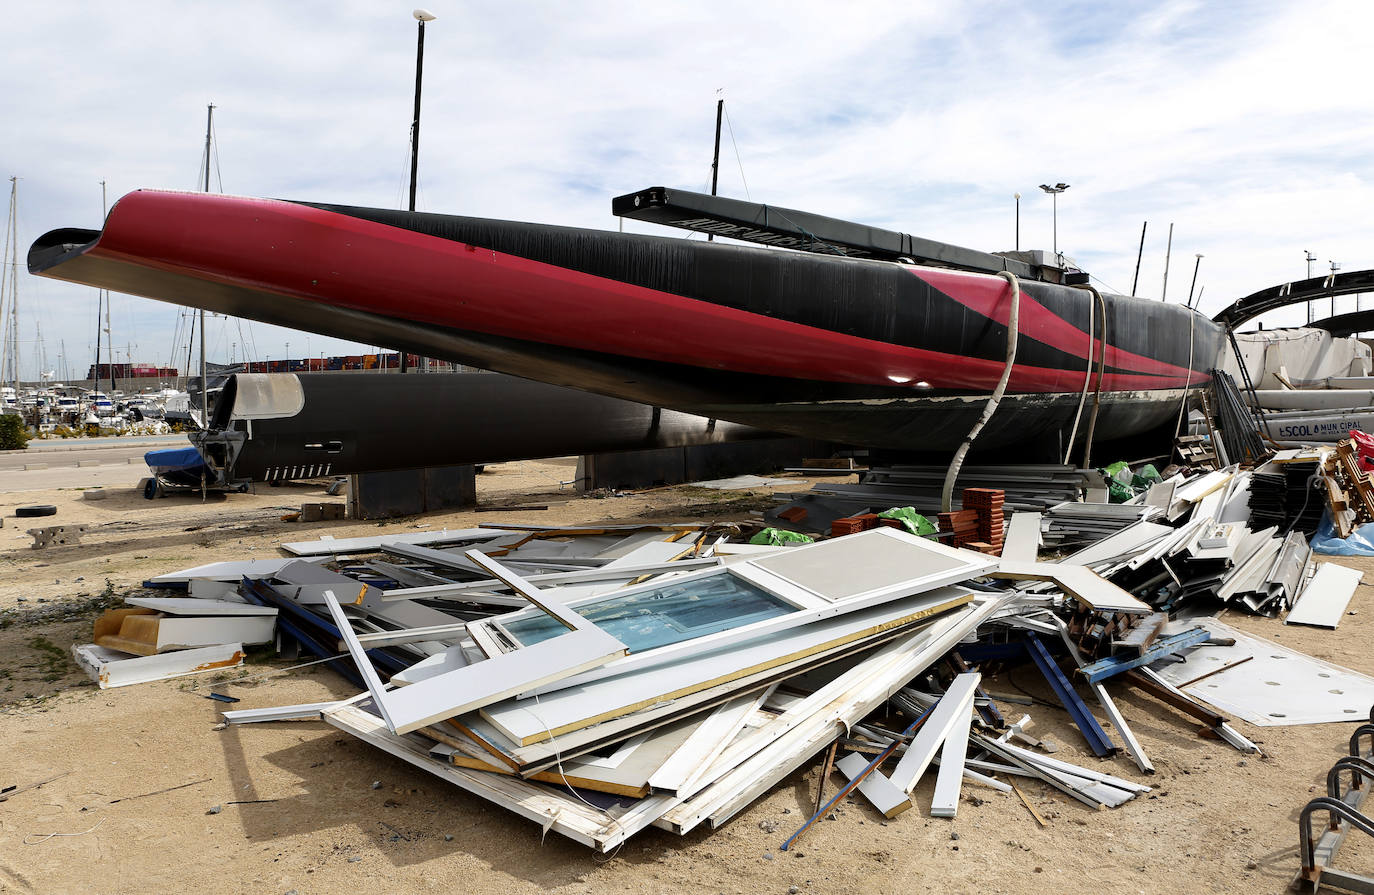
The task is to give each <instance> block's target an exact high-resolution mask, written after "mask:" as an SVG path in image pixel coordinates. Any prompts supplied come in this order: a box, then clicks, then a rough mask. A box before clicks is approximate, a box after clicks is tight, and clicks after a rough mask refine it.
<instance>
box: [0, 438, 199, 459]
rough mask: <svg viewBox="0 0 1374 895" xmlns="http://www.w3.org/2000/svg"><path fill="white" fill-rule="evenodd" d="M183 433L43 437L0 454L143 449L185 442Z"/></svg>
mask: <svg viewBox="0 0 1374 895" xmlns="http://www.w3.org/2000/svg"><path fill="white" fill-rule="evenodd" d="M186 443H187V440H186V436H185V435H126V436H123V437H121V436H118V435H112V436H109V437H106V438H44V439H42V440H41V441H40V440H37V439H35V440H33V441H30V442H29V446H28V447H27V448H26V449H25V450H23V451H19V452H16V451H0V455H5V454H11V453H24V454H43V453H51V452H53V451H59V452H70V451H85V450H89V449H91V448H103V447H126V448H133V447H141V448H143V449H144V450H148V451H150V450H152V449H153V448H158V447H167V446H169V445H177V444H186Z"/></svg>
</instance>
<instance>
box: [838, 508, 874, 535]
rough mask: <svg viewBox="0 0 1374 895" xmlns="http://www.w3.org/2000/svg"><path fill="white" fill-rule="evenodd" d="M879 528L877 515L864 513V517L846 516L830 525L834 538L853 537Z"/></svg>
mask: <svg viewBox="0 0 1374 895" xmlns="http://www.w3.org/2000/svg"><path fill="white" fill-rule="evenodd" d="M877 527H878V514H877V513H864V514H863V515H862V516H846V517H844V518H842V519H836V520H835V521H834V522H831V523H830V534H831V535H832V536H834V537H839V536H840V535H852V534H854V533H856V532H860V531H868V530H869V529H870V528H877Z"/></svg>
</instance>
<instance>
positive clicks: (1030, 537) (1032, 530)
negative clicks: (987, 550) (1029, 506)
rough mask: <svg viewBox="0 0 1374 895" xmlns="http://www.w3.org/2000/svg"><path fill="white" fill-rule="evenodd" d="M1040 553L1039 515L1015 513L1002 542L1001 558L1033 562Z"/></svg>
mask: <svg viewBox="0 0 1374 895" xmlns="http://www.w3.org/2000/svg"><path fill="white" fill-rule="evenodd" d="M1039 553H1040V514H1039V513H1026V512H1022V513H1015V514H1013V515H1012V517H1011V523H1010V524H1009V525H1008V526H1007V538H1006V540H1005V541H1003V542H1002V556H1003V557H1004V558H1006V559H1012V560H1016V561H1017V562H1035V559H1036V557H1037V556H1038V555H1039Z"/></svg>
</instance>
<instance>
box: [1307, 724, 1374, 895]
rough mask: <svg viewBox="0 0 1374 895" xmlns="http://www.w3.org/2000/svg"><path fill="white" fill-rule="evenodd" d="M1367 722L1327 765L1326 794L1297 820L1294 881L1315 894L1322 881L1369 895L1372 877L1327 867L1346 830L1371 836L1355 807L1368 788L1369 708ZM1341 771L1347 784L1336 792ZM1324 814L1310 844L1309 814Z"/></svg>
mask: <svg viewBox="0 0 1374 895" xmlns="http://www.w3.org/2000/svg"><path fill="white" fill-rule="evenodd" d="M1369 717H1370V723H1368V724H1362V725H1360V727H1359V728H1358V729H1356V731H1355V732H1354V734H1352V735H1351V737H1350V754H1349V755H1344V756H1342V757H1341V758H1340V759H1338V760H1337V761H1336V763H1335V764H1334V765H1332V767H1331V770H1330V771H1328V772H1327V774H1326V795H1324V796H1319V797H1317V798H1315V799H1313V800H1312V801H1310V802H1308V803H1307V805H1306V806H1304V807H1303V809H1302V813H1301V815H1299V817H1298V853H1299V856H1300V857H1301V860H1302V869H1301V870H1300V871H1299V874H1298V876H1299V879H1300V880H1305V881H1307V882H1309V883H1311V884H1312V891H1313V892H1316V891H1317V890H1318V888H1319V887H1320V886H1321V884H1322V883H1326V884H1327V885H1328V886H1335V887H1338V888H1341V889H1346V890H1348V891H1351V892H1362V893H1369V895H1374V877H1371V876H1365V875H1363V874H1357V873H1350V872H1348V871H1344V870H1337V869H1336V868H1334V867H1332V866H1331V864H1332V862H1333V861H1334V860H1335V858H1336V852H1337V851H1338V850H1339V849H1340V847H1341V843H1342V842H1343V841H1344V840H1345V835H1346V833H1348V832H1350V830H1352V829H1357V830H1362V831H1364V832H1365V833H1367V834H1369V835H1370V836H1374V821H1371V820H1370V819H1369V817H1367V816H1366V815H1365V814H1364V813H1363V812H1361V811H1360V806H1361V805H1362V804H1363V803H1364V801H1365V799H1366V798H1367V797H1368V796H1369V792H1370V790H1371V789H1374V708H1371V709H1370V711H1369ZM1365 736H1368V737H1369V744H1370V751H1369V752H1367V753H1366V752H1362V751H1361V749H1360V740H1361V738H1362V737H1365ZM1343 771H1349V773H1350V786H1349V787H1348V788H1346V789H1345V790H1344V791H1342V790H1341V776H1342V772H1343ZM1319 811H1325V812H1326V814H1327V825H1326V829H1325V830H1323V831H1322V834H1321V836H1320V837H1317V838H1316V839H1315V840H1314V837H1313V831H1312V815H1313V814H1316V813H1317V812H1319Z"/></svg>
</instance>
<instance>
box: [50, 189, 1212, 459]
mask: <svg viewBox="0 0 1374 895" xmlns="http://www.w3.org/2000/svg"><path fill="white" fill-rule="evenodd" d="M989 257H997V256H989ZM1004 261H1005V263H1006V264H1007V265H1008V266H1009V267H1010V266H1011V265H1012V264H1013V261H1012V260H1011V259H1004ZM1018 263H1019V262H1018ZM29 267H30V270H31V271H33V272H34V273H37V274H40V275H43V276H50V277H54V278H58V279H65V280H69V281H73V282H81V283H87V284H91V285H95V284H100V285H102V286H105V287H107V288H111V289H117V290H119V291H122V292H126V293H131V294H136V295H145V296H149V297H153V298H160V299H163V300H167V301H174V302H177V303H181V304H190V305H193V306H196V307H203V308H205V309H207V310H212V311H217V312H220V313H225V314H232V315H236V316H243V317H250V318H253V319H257V320H262V321H265V322H269V323H274V324H278V325H283V326H288V327H292V328H296V329H302V330H306V331H310V332H318V333H324V334H327V335H332V336H336V337H340V338H345V339H351V340H354V341H359V342H366V343H369V344H385V345H390V346H394V347H396V348H400V349H404V350H408V351H412V352H416V353H420V354H424V355H428V356H432V357H440V358H446V359H449V360H453V361H458V362H461V363H464V364H468V365H472V366H477V367H482V368H484V369H490V370H496V371H499V372H505V373H510V374H512V375H517V376H522V377H525V378H529V379H536V380H539V381H543V382H547V383H551V384H554V385H563V386H570V387H574V388H579V389H583V390H586V391H590V392H596V393H600V394H604V395H609V396H613V397H618V398H622V399H625V400H631V401H638V402H642V403H646V404H652V405H656V406H663V407H669V408H672V409H675V410H679V411H683V412H686V413H692V414H696V415H699V416H705V417H710V418H717V419H725V420H731V421H733V422H737V423H742V424H746V425H751V426H755V427H758V428H762V429H768V430H770V431H777V432H786V433H790V434H798V435H805V436H809V437H814V438H821V439H825V440H829V441H833V442H839V443H846V444H858V445H866V446H875V447H886V448H891V449H898V450H946V449H951V448H953V447H954V446H956V445H957V444H958V443H959V442H960V440H961V439H962V438H963V437H964V435H965V434H966V433H967V432H968V430H969V428H970V426H971V425H972V423H973V422H974V420H976V419H977V417H978V415H979V414H980V413H981V411H982V408H983V405H984V402H985V399H986V397H987V395H988V393H989V392H990V391H991V389H992V387H993V385H994V384H995V383H996V381H997V379H998V377H999V375H1000V373H1001V369H1002V366H1003V359H1002V356H1003V351H1004V347H1005V344H1006V338H1005V321H1006V314H1007V308H1006V304H1005V296H1006V291H1007V290H1006V288H1005V285H1006V284H1005V282H1004V281H1003V280H1002V279H1001V278H999V277H995V276H992V275H990V274H984V273H976V272H970V271H967V270H952V269H946V268H937V267H922V266H916V265H912V264H907V263H894V262H889V261H875V260H862V259H855V258H849V257H837V256H833V255H821V254H814V253H805V252H780V251H776V250H772V249H759V248H754V247H751V246H738V245H724V244H721V243H710V244H708V243H704V242H697V241H689V240H681V239H665V238H661V237H652V236H642V235H635V234H623V233H614V232H604V231H592V230H579V229H573V228H566V227H553V226H547V225H539V224H527V223H517V222H508V221H495V220H484V219H476V218H462V217H455V216H449V215H434V214H415V213H411V212H403V211H391V210H386V209H368V208H351V207H342V206H317V205H306V204H302V203H293V202H282V201H276V200H265V199H242V198H233V197H226V196H213V195H210V196H207V195H202V194H195V193H168V192H154V191H140V192H136V193H131V194H129V195H127V196H125V197H124V198H123V199H121V200H120V201H119V202H118V203H116V205H115V207H114V209H113V210H112V211H111V213H110V215H109V217H108V218H107V220H106V224H105V229H104V230H103V231H100V232H96V231H82V230H58V231H53V232H52V233H49V234H47V235H45V236H44V237H42V238H40V239H39V240H38V241H37V242H35V244H34V246H33V248H32V249H31V250H30V253H29ZM1104 299H1105V304H1106V308H1105V311H1106V320H1107V326H1106V331H1105V335H1106V339H1105V342H1106V348H1105V351H1106V369H1105V375H1104V376H1102V377H1101V382H1100V384H1101V389H1102V395H1101V401H1102V407H1101V412H1100V414H1099V417H1098V421H1097V437H1098V438H1100V439H1104V440H1106V439H1112V438H1122V437H1127V436H1132V435H1136V434H1139V433H1141V432H1145V431H1149V430H1151V429H1154V428H1156V427H1158V426H1161V425H1165V424H1167V422H1168V421H1169V420H1171V419H1172V418H1173V416H1174V414H1175V413H1176V412H1177V407H1178V403H1179V401H1180V399H1181V397H1182V394H1183V390H1184V389H1185V388H1188V387H1200V386H1203V385H1205V384H1206V383H1207V382H1208V379H1209V377H1208V375H1207V373H1206V372H1205V371H1206V370H1207V369H1208V368H1209V367H1211V366H1212V365H1213V364H1214V362H1215V358H1216V356H1217V348H1218V346H1219V344H1220V332H1221V331H1220V329H1219V328H1218V327H1217V326H1216V325H1215V324H1213V323H1211V322H1210V321H1208V320H1206V319H1205V318H1202V317H1200V316H1198V315H1195V314H1194V312H1192V311H1189V310H1188V309H1186V308H1183V307H1181V306H1179V305H1169V304H1164V303H1162V302H1158V301H1146V300H1143V299H1132V298H1126V297H1122V296H1114V295H1107V296H1104ZM1092 313H1093V298H1092V296H1091V295H1090V294H1089V293H1087V292H1086V291H1083V290H1080V289H1076V288H1073V287H1069V286H1064V285H1060V284H1058V283H1050V282H1039V281H1034V280H1026V281H1024V285H1023V298H1022V312H1021V318H1022V319H1021V324H1020V327H1019V333H1020V341H1021V348H1020V350H1019V352H1018V357H1017V363H1016V365H1015V368H1014V369H1013V371H1012V375H1011V379H1010V383H1009V387H1008V392H1007V395H1006V397H1005V398H1004V399H1003V401H1002V405H1001V407H1000V409H999V410H998V414H997V416H996V417H994V419H993V420H992V421H991V422H990V423H989V425H988V427H987V428H986V429H985V430H984V431H983V433H982V434H981V435H980V436H979V447H989V448H999V447H1000V448H1006V447H1010V446H1016V445H1019V444H1025V443H1026V442H1027V441H1029V440H1039V441H1053V440H1056V439H1059V438H1062V437H1064V435H1065V434H1067V432H1068V431H1069V429H1070V427H1071V425H1072V420H1073V418H1074V415H1075V413H1076V411H1077V408H1078V406H1079V400H1080V394H1081V389H1082V385H1083V380H1084V374H1085V367H1086V365H1087V361H1088V357H1089V350H1088V349H1089V345H1088V342H1089V339H1088V328H1089V317H1090V315H1091V314H1092ZM1190 331H1191V332H1192V339H1191V344H1190V338H1189V333H1190ZM1096 341H1097V342H1098V343H1099V346H1100V343H1101V341H1102V334H1101V333H1098V337H1097V339H1096ZM1098 356H1101V355H1100V353H1099V355H1098ZM1190 357H1192V358H1194V360H1193V364H1192V369H1189V362H1188V359H1189V358H1190ZM1097 385H1098V377H1097V375H1096V374H1095V373H1094V375H1093V376H1092V387H1093V388H1094V389H1096V388H1097Z"/></svg>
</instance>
